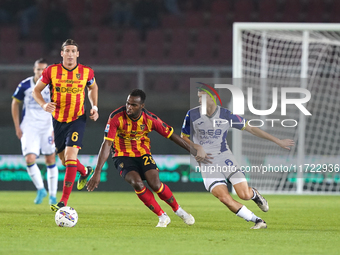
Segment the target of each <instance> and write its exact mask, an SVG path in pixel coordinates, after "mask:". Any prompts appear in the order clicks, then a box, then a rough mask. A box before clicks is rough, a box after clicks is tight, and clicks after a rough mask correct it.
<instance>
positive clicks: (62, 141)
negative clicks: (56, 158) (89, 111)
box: [53, 114, 86, 153]
mask: <svg viewBox="0 0 340 255" xmlns="http://www.w3.org/2000/svg"><path fill="white" fill-rule="evenodd" d="M85 125H86V115H85V114H83V115H82V116H80V117H79V118H78V119H76V120H74V121H72V122H69V123H66V122H59V121H57V120H55V119H53V128H54V140H55V147H56V151H57V153H60V152H62V151H63V150H65V148H66V146H69V147H77V148H79V149H81V147H82V146H83V143H82V142H83V137H84V132H85Z"/></svg>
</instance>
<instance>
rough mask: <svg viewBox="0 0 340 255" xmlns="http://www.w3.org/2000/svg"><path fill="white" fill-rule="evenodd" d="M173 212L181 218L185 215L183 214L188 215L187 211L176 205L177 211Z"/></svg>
mask: <svg viewBox="0 0 340 255" xmlns="http://www.w3.org/2000/svg"><path fill="white" fill-rule="evenodd" d="M175 214H176V215H177V216H178V217H181V218H183V217H185V216H187V215H188V213H187V212H186V211H184V210H183V209H182V207H180V206H179V207H178V209H177V211H176V212H175Z"/></svg>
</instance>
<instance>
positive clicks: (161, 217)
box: [158, 213, 169, 221]
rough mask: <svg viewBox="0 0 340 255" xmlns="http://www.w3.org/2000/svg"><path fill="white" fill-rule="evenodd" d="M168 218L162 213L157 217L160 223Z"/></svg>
mask: <svg viewBox="0 0 340 255" xmlns="http://www.w3.org/2000/svg"><path fill="white" fill-rule="evenodd" d="M168 217H169V216H168V215H167V214H166V213H162V215H160V216H158V218H159V220H160V221H165V219H166V218H168Z"/></svg>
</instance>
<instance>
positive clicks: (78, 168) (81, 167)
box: [77, 159, 87, 176]
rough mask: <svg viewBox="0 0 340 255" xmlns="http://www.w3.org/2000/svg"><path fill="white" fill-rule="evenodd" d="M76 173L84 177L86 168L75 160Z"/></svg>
mask: <svg viewBox="0 0 340 255" xmlns="http://www.w3.org/2000/svg"><path fill="white" fill-rule="evenodd" d="M77 171H78V172H79V173H80V174H81V175H82V176H85V175H86V171H87V170H86V167H85V166H84V165H83V164H82V163H80V162H79V160H78V159H77Z"/></svg>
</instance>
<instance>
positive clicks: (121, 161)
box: [112, 154, 158, 180]
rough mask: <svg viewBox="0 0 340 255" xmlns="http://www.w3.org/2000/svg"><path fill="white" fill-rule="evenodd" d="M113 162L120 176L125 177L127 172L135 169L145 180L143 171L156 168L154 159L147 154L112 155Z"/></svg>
mask: <svg viewBox="0 0 340 255" xmlns="http://www.w3.org/2000/svg"><path fill="white" fill-rule="evenodd" d="M112 159H113V163H114V164H115V167H116V168H117V170H118V171H119V174H120V176H122V177H123V178H125V175H126V174H127V173H128V172H131V171H136V172H137V173H139V175H140V177H141V178H142V180H145V175H144V173H145V172H146V171H148V170H150V169H156V170H158V167H157V165H156V162H155V160H154V159H153V157H152V156H151V155H149V154H145V155H143V156H141V157H123V156H120V157H114V158H112Z"/></svg>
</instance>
